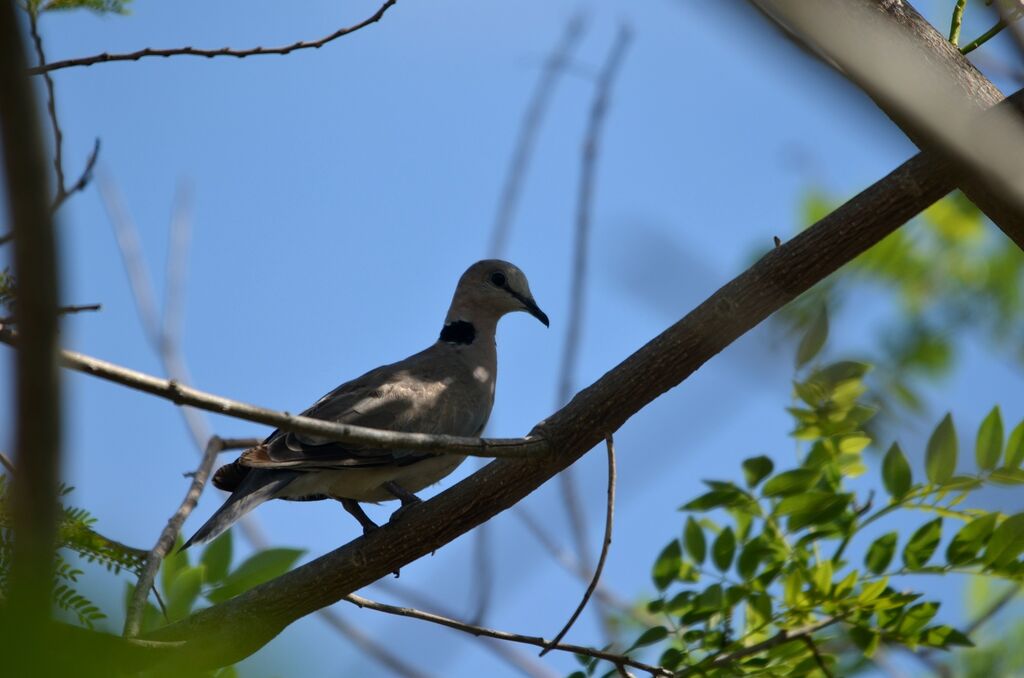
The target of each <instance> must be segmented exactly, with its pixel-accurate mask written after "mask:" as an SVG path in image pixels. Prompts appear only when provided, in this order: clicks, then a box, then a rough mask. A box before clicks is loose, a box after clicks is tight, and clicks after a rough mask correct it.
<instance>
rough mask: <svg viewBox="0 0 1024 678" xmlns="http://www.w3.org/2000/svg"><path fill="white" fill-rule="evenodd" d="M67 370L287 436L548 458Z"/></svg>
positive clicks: (97, 366)
mask: <svg viewBox="0 0 1024 678" xmlns="http://www.w3.org/2000/svg"><path fill="white" fill-rule="evenodd" d="M0 343H4V344H8V345H10V346H15V347H17V346H20V344H21V342H20V341H19V340H18V333H17V332H15V331H14V330H12V329H10V328H8V327H0ZM60 359H61V363H62V364H63V366H64V367H66V368H68V369H72V370H76V371H78V372H83V373H85V374H89V375H92V376H94V377H98V378H100V379H105V380H107V381H111V382H114V383H116V384H121V385H122V386H126V387H128V388H131V389H135V390H137V391H142V392H144V393H149V394H152V395H155V396H158V397H160V398H164V399H165V400H169V401H171V402H173V403H175V404H177V405H191V406H193V407H197V408H199V409H201V410H207V411H208V412H215V413H217V414H222V415H224V416H227V417H234V418H235V419H243V420H245V421H253V422H256V423H260V424H267V425H269V426H274V427H276V428H279V429H282V430H285V431H294V432H298V433H308V434H310V435H316V436H320V437H322V438H327V439H328V440H333V441H337V442H347V443H357V444H360V445H365V446H367V447H373V448H378V449H388V448H396V449H407V450H417V451H424V452H435V453H438V454H460V455H465V456H471V457H483V458H494V459H499V458H506V459H508V458H524V457H538V456H544V455H546V454H548V451H549V449H550V446H549V444H548V441H547V440H545V439H544V438H541V437H539V436H528V437H526V438H470V437H465V436H450V435H438V434H427V433H399V432H396V431H386V430H383V429H375V428H367V427H365V426H352V425H349V424H336V423H333V422H330V421H324V420H323V419H312V418H310V417H301V416H295V415H292V414H289V413H288V412H280V411H277V410H270V409H267V408H263V407H257V406H255V405H249V404H247V403H243V402H239V401H237V400H231V399H230V398H224V397H222V396H218V395H214V394H212V393H207V392H205V391H200V390H199V389H195V388H191V387H189V386H183V385H181V384H179V383H178V382H176V381H174V380H173V379H170V380H168V379H161V378H159V377H154V376H153V375H151V374H146V373H145V372H139V371H137V370H132V369H129V368H127V367H122V366H121V365H116V364H114V363H111V362H107V361H106V360H100V359H98V358H93V357H90V356H87V355H84V354H82V353H77V352H75V351H61V352H60Z"/></svg>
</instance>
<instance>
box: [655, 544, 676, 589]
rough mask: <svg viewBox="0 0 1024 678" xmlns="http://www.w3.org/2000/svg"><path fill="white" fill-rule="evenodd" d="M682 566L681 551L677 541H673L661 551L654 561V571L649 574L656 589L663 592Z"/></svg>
mask: <svg viewBox="0 0 1024 678" xmlns="http://www.w3.org/2000/svg"><path fill="white" fill-rule="evenodd" d="M682 565H683V552H682V549H681V548H680V547H679V541H678V540H675V539H673V540H672V541H671V542H669V544H668V546H666V547H665V548H664V549H662V551H661V555H659V556H658V559H657V560H656V561H654V569H653V571H652V572H651V577H652V578H653V579H654V585H655V586H656V587H658V590H659V591H663V590H665V588H667V587H668V585H669V584H671V583H672V582H673V581H675V579H676V577H677V576H678V575H679V569H680V568H681V567H682Z"/></svg>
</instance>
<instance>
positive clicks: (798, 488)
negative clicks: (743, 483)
mask: <svg viewBox="0 0 1024 678" xmlns="http://www.w3.org/2000/svg"><path fill="white" fill-rule="evenodd" d="M820 477H821V470H820V469H811V468H797V469H793V470H792V471H784V472H782V473H780V474H779V475H777V476H774V477H772V478H769V479H768V481H767V482H765V484H764V487H762V488H761V494H763V495H764V496H766V497H785V496H788V495H791V494H797V493H800V492H804V491H806V490H808V489H810V488H811V486H813V485H814V484H815V483H816V482H818V478H820Z"/></svg>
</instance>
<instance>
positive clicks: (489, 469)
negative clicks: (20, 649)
mask: <svg viewBox="0 0 1024 678" xmlns="http://www.w3.org/2000/svg"><path fill="white" fill-rule="evenodd" d="M954 185H955V183H954V175H953V172H952V170H951V168H950V167H949V165H948V164H947V163H946V162H944V161H943V160H942V159H941V158H939V157H937V156H936V155H934V154H928V153H923V154H920V155H918V156H916V157H915V158H913V159H911V160H910V161H908V162H906V163H904V164H903V165H902V166H901V167H899V168H898V169H897V170H895V171H894V172H893V173H891V174H890V175H888V176H887V177H885V178H884V179H882V180H881V181H879V182H877V183H876V184H874V185H873V186H871V187H870V188H868V189H866V190H865V191H863V192H862V193H861V194H859V195H858V196H856V197H855V198H853V199H852V200H850V201H849V202H847V203H846V204H844V205H843V206H842V207H840V208H839V209H838V210H836V211H835V212H833V213H832V214H830V215H829V216H827V217H825V218H824V219H822V220H821V221H820V222H818V223H817V224H816V225H815V226H813V227H812V228H809V229H807V230H806V231H804V232H803V233H801V234H800V235H798V236H797V237H796V238H794V239H793V240H791V241H789V242H788V243H785V244H783V245H782V246H780V247H777V248H775V249H773V250H771V251H770V252H768V253H767V254H766V255H765V256H764V257H762V258H761V260H760V261H758V262H757V263H756V264H755V265H754V266H752V267H751V268H750V269H748V270H747V271H745V272H744V273H743V274H741V275H740V276H739V277H737V278H735V279H734V280H733V281H731V282H729V283H728V284H726V285H725V286H724V287H723V288H721V289H720V290H719V291H718V292H716V293H715V294H714V295H713V296H712V297H710V298H709V299H707V300H706V301H705V302H704V303H702V304H701V305H700V306H698V307H697V308H696V309H694V311H692V312H691V313H690V314H689V315H687V316H686V317H685V318H683V319H682V320H680V321H679V322H677V323H676V324H675V325H673V326H672V327H670V328H668V329H667V330H666V331H665V332H663V333H662V334H661V335H659V336H658V337H656V338H655V339H654V340H652V341H651V342H649V343H648V344H647V345H645V346H644V347H642V348H641V349H640V350H638V351H637V352H636V353H634V354H633V355H632V356H630V357H629V358H627V359H626V360H625V361H623V362H622V363H620V364H619V365H618V366H616V367H615V368H613V369H612V370H611V371H610V372H608V373H607V374H605V375H604V376H603V377H602V378H601V379H599V380H598V381H597V382H596V383H594V384H593V385H592V386H590V387H589V388H587V389H585V390H583V391H581V392H580V393H579V394H577V395H576V397H575V398H573V400H572V401H571V402H570V403H569V404H568V405H566V406H565V407H564V408H562V409H561V410H559V411H558V412H556V413H555V414H553V415H552V416H551V417H549V418H548V419H547V420H545V421H544V422H542V423H541V424H539V425H538V426H537V427H536V428H535V429H534V431H533V433H534V434H535V435H537V436H540V437H542V438H543V439H544V440H546V441H548V443H549V445H550V448H549V452H548V453H547V454H543V455H536V456H532V457H530V458H525V459H502V460H498V461H495V462H492V463H490V464H488V465H487V466H486V467H484V468H483V469H481V470H480V471H479V472H477V473H475V474H474V475H472V476H470V477H469V478H467V479H466V480H464V481H462V482H460V483H458V484H457V485H455V486H454V487H452V488H451V489H449V490H447V491H445V492H443V493H441V494H440V495H438V496H436V497H434V498H433V499H431V500H430V501H427V502H424V503H423V504H420V505H417V506H413V507H411V508H409V509H408V511H407V512H406V514H404V515H403V516H402V519H401V520H399V521H396V522H394V523H390V524H388V525H386V526H385V527H383V528H381V529H379V530H377V531H375V532H373V533H371V534H370V535H368V536H365V537H362V538H360V539H357V540H355V541H353V542H351V543H349V544H347V545H345V546H343V547H341V548H339V549H337V550H335V551H333V552H331V553H328V554H326V555H324V556H321V557H320V558H317V559H316V560H313V561H312V562H310V563H307V564H306V565H303V566H302V567H299V568H297V569H295V570H293V571H291V572H289V573H287V574H285V575H284V576H282V577H279V578H277V579H275V580H273V581H271V582H268V583H266V584H263V585H262V586H259V587H256V588H254V589H252V590H250V591H248V592H246V593H244V594H242V595H240V596H238V597H237V598H234V599H232V600H230V601H227V602H226V603H223V604H221V605H217V606H215V607H212V608H208V609H206V610H202V611H201V612H198V613H197V614H195V615H192V616H191V617H189V618H188V619H185V620H183V621H181V622H179V623H177V624H174V625H172V626H169V627H166V628H164V629H161V630H160V631H158V632H157V633H156V634H155V637H157V638H159V639H165V640H178V639H180V640H185V641H187V642H186V645H185V647H184V648H182V650H181V652H180V658H181V661H183V662H192V663H194V665H206V666H214V665H218V664H225V663H230V662H233V661H237V660H239V659H241V658H243V657H245V656H248V655H249V654H251V653H252V652H254V651H255V650H257V649H258V648H259V647H261V646H262V645H263V644H265V643H266V642H267V641H269V640H270V639H271V638H273V637H274V636H275V635H276V634H278V633H279V632H280V631H281V630H282V629H283V628H284V627H285V626H287V625H288V624H290V623H291V622H293V621H295V620H296V619H299V618H301V617H303V616H305V615H307V614H309V613H310V612H313V611H315V610H317V609H320V608H321V607H324V606H326V605H330V604H332V603H334V602H336V601H338V600H340V599H341V598H343V597H344V596H346V595H348V594H350V593H353V592H354V591H357V590H359V589H360V588H362V587H363V586H366V585H367V584H369V583H371V582H373V581H375V580H377V579H379V578H381V577H383V576H386V575H387V574H388V573H389V572H392V571H394V570H395V569H397V568H399V567H402V566H404V565H406V564H408V563H410V562H412V561H414V560H416V559H417V558H420V557H422V556H424V555H426V554H428V553H430V552H432V551H434V550H436V549H438V548H440V547H442V546H444V545H445V544H447V543H449V542H451V541H452V540H454V539H456V538H457V537H459V536H461V535H462V534H465V533H466V532H468V531H469V530H471V529H472V528H474V527H476V526H477V525H479V524H481V523H483V522H485V521H487V520H489V519H490V518H492V517H493V516H494V515H496V514H497V513H499V512H501V511H503V510H505V509H507V508H509V507H510V506H512V505H514V504H515V503H516V502H518V501H520V500H521V499H522V498H523V497H525V496H526V495H528V494H529V493H531V492H533V491H534V490H535V489H537V488H538V487H539V486H540V485H541V484H543V483H545V482H546V481H548V480H549V479H551V478H552V477H553V476H554V475H555V474H557V473H558V472H559V471H561V470H562V469H564V468H566V467H567V466H569V465H570V464H572V463H573V462H575V461H576V460H577V459H579V458H580V457H581V456H582V455H583V454H585V453H586V452H587V451H588V450H589V449H590V448H591V447H593V446H594V445H595V444H597V443H598V442H600V441H601V440H602V439H603V438H604V436H605V435H606V434H607V433H609V432H613V431H615V430H617V429H618V428H619V427H620V426H622V424H623V423H625V421H626V420H627V419H629V418H630V417H631V416H632V415H633V414H635V413H636V412H638V411H639V410H640V409H642V408H643V407H645V406H646V405H647V404H648V403H650V402H651V401H652V400H654V399H655V398H657V397H658V396H659V395H661V394H662V393H664V392H665V391H667V390H668V389H670V388H672V387H674V386H676V385H678V384H679V383H680V382H681V381H683V380H684V379H685V378H686V377H687V376H689V375H690V374H692V373H693V371H694V370H696V369H698V368H699V367H700V366H701V365H703V364H704V363H705V362H706V361H707V360H709V359H710V358H712V357H713V356H715V355H716V354H717V353H718V352H719V351H721V350H722V349H723V348H725V347H726V346H728V345H729V344H730V343H732V342H733V341H735V340H736V339H737V338H738V337H740V336H741V335H743V334H744V333H745V332H747V331H748V330H750V329H751V328H753V327H754V326H756V325H757V324H758V323H760V322H761V321H762V320H764V319H765V318H766V317H768V316H769V315H770V314H771V313H773V312H775V311H777V310H778V309H779V308H781V307H782V306H783V305H785V304H786V303H788V302H789V301H791V300H792V299H794V298H795V297H796V296H797V295H799V294H801V293H803V292H804V291H806V290H807V289H808V288H810V287H811V286H812V285H814V284H815V283H817V282H818V281H820V280H822V279H823V278H825V277H826V276H828V275H829V274H831V273H833V272H834V271H836V270H837V269H838V268H839V267H840V266H842V265H843V264H845V263H846V262H848V261H850V260H851V259H852V258H854V257H855V256H857V255H858V254H860V253H862V252H864V251H865V250H866V249H868V248H869V247H871V246H872V245H874V244H875V243H877V242H878V241H879V240H881V239H882V238H884V237H885V236H886V235H888V234H889V233H891V232H892V231H893V230H895V229H896V228H898V227H899V226H900V225H901V224H903V223H905V222H906V221H907V220H908V219H910V218H911V217H913V216H914V215H916V214H917V213H918V212H920V211H921V210H922V209H924V208H925V207H927V206H928V205H930V204H932V203H933V202H935V201H936V200H938V199H939V198H941V197H942V196H943V195H945V194H946V193H948V192H949V190H951V189H952V187H953V186H954Z"/></svg>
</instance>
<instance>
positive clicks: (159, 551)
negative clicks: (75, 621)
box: [124, 436, 224, 638]
mask: <svg viewBox="0 0 1024 678" xmlns="http://www.w3.org/2000/svg"><path fill="white" fill-rule="evenodd" d="M223 449H224V441H223V440H222V439H220V438H219V437H217V436H212V437H211V438H210V440H209V442H208V443H207V444H206V452H205V453H204V454H203V459H202V461H200V462H199V467H198V468H197V469H196V472H195V475H194V476H192V482H191V483H190V484H189V488H188V492H186V493H185V498H184V499H182V500H181V504H179V505H178V508H177V510H175V511H174V513H173V514H171V517H170V518H169V519H168V520H167V525H165V526H164V529H163V530H162V531H161V532H160V537H159V538H158V539H157V540H156V544H154V545H153V548H152V549H150V551H149V555H148V556H147V557H146V563H145V565H143V566H142V572H141V573H140V574H139V581H138V583H137V584H136V585H135V590H134V591H132V598H131V600H130V601H129V602H128V611H127V613H126V615H125V620H124V635H125V637H128V638H134V637H135V636H137V635H139V631H140V630H141V626H142V611H143V608H144V607H145V605H146V597H147V596H148V595H149V590H150V589H151V588H152V587H153V582H154V581H155V580H156V573H157V570H159V569H160V563H161V562H163V559H164V557H165V556H166V555H167V554H168V553H169V552H170V550H171V547H172V546H174V540H175V539H176V538H177V537H178V532H180V531H181V526H182V525H183V524H184V523H185V519H186V518H188V516H189V514H190V513H192V509H194V508H195V507H196V504H197V503H198V502H199V495H201V494H202V493H203V489H204V488H205V487H206V479H207V478H208V477H209V476H210V470H211V469H212V468H213V462H214V461H216V459H217V455H218V454H219V453H220V452H221V451H222V450H223Z"/></svg>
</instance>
